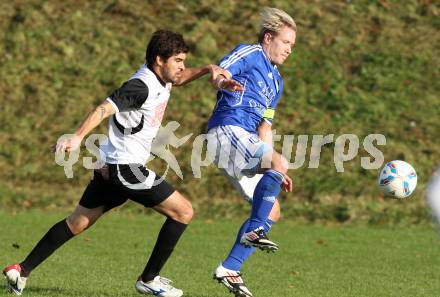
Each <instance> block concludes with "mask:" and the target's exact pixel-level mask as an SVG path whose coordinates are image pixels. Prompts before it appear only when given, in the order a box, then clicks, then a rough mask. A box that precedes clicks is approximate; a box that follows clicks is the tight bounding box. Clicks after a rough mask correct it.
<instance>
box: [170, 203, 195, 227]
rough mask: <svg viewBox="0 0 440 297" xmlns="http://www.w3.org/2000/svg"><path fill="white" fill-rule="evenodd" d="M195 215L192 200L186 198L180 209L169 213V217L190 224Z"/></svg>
mask: <svg viewBox="0 0 440 297" xmlns="http://www.w3.org/2000/svg"><path fill="white" fill-rule="evenodd" d="M193 215H194V210H193V207H192V205H191V202H189V201H188V200H186V199H185V200H183V201H182V202H181V204H180V207H179V209H177V210H175V211H173V212H171V213H168V217H170V218H171V219H173V220H175V221H178V222H180V223H183V224H189V223H190V222H191V220H192V218H193Z"/></svg>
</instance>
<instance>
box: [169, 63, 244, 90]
mask: <svg viewBox="0 0 440 297" xmlns="http://www.w3.org/2000/svg"><path fill="white" fill-rule="evenodd" d="M208 73H210V74H211V83H212V85H213V86H214V87H215V88H216V89H218V90H219V89H227V90H229V91H243V90H244V88H243V86H242V85H241V84H240V83H239V82H237V81H235V80H232V79H231V74H230V73H229V71H227V70H225V69H223V68H221V67H219V66H217V65H214V64H209V65H206V66H202V67H192V68H185V70H184V71H183V73H182V76H181V78H180V80H179V81H178V82H177V83H175V84H174V85H175V86H182V85H185V84H187V83H189V82H191V81H193V80H195V79H198V78H199V77H201V76H203V75H205V74H208Z"/></svg>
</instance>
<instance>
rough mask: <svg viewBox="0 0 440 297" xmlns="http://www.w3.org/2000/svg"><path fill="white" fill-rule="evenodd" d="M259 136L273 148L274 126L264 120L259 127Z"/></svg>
mask: <svg viewBox="0 0 440 297" xmlns="http://www.w3.org/2000/svg"><path fill="white" fill-rule="evenodd" d="M258 136H259V137H260V139H261V140H263V141H264V142H265V143H267V144H268V145H270V146H272V125H270V124H269V123H267V122H266V121H264V120H263V121H262V122H261V124H260V126H258Z"/></svg>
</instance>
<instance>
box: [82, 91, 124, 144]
mask: <svg viewBox="0 0 440 297" xmlns="http://www.w3.org/2000/svg"><path fill="white" fill-rule="evenodd" d="M115 113H116V110H115V108H114V107H113V105H112V104H111V103H110V102H108V101H107V100H106V101H104V102H103V103H101V104H100V105H99V106H98V107H96V108H95V110H93V111H92V112H91V113H89V115H88V116H87V118H86V119H85V120H84V122H83V123H82V124H81V126H80V127H79V128H78V129H77V130H76V132H75V134H76V135H77V136H78V137H80V138H81V139H83V138H84V137H85V136H86V135H87V134H88V133H89V132H90V131H92V130H93V129H95V128H96V127H97V126H98V125H99V124H100V123H101V122H102V121H103V120H104V119H105V118H107V117H109V116H111V115H113V114H115Z"/></svg>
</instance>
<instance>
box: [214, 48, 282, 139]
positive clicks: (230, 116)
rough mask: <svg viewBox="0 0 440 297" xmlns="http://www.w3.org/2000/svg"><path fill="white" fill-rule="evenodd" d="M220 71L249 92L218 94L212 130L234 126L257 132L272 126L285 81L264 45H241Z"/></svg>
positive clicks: (226, 58) (222, 64) (220, 92)
mask: <svg viewBox="0 0 440 297" xmlns="http://www.w3.org/2000/svg"><path fill="white" fill-rule="evenodd" d="M220 67H222V68H224V69H226V70H228V71H229V72H230V73H231V75H232V79H234V80H236V81H238V82H240V83H241V84H242V85H243V86H244V87H245V90H244V91H243V92H229V91H227V90H220V91H218V93H217V104H216V106H215V108H214V111H213V114H212V116H211V118H210V119H209V123H208V130H209V129H211V128H214V127H217V126H220V125H234V126H239V127H242V128H243V129H245V130H247V131H249V132H255V131H257V128H258V126H259V125H260V123H261V122H262V121H263V120H265V121H267V122H269V123H270V124H271V123H272V119H273V115H274V112H275V108H276V105H277V103H278V100H279V99H280V96H281V92H282V91H283V81H282V79H281V75H280V73H279V72H278V69H277V68H276V66H274V65H272V64H271V63H270V61H269V59H268V58H267V56H266V54H265V53H264V51H263V48H262V47H261V45H260V44H254V45H249V44H240V45H239V46H237V47H236V48H235V49H234V50H233V51H232V52H230V53H229V54H228V55H227V56H226V57H224V58H223V59H222V60H221V61H220Z"/></svg>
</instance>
